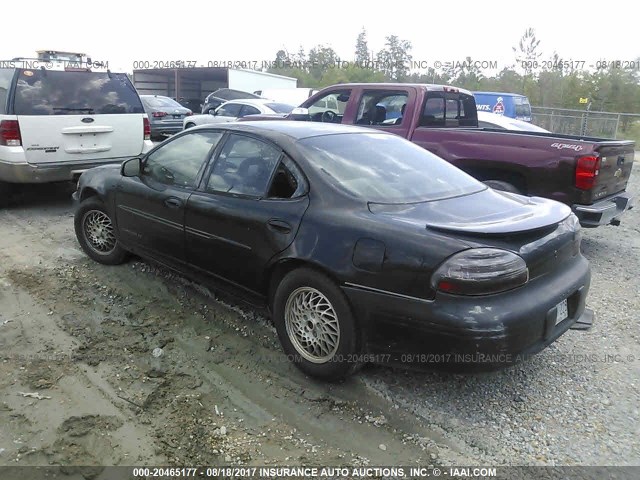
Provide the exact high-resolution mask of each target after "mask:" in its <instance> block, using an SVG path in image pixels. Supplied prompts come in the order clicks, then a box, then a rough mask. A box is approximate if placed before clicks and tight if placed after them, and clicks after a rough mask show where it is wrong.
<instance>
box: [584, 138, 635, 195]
mask: <svg viewBox="0 0 640 480" xmlns="http://www.w3.org/2000/svg"><path fill="white" fill-rule="evenodd" d="M595 151H596V152H597V153H598V154H599V156H600V171H599V172H598V176H597V180H596V183H595V186H594V187H593V197H592V199H593V201H597V200H600V199H601V198H605V197H608V196H609V195H613V194H615V193H619V192H622V191H624V190H625V189H626V188H627V182H628V181H629V176H630V175H631V168H632V166H633V156H634V144H633V142H624V143H622V142H611V143H607V142H604V143H602V144H601V145H599V146H596V149H595Z"/></svg>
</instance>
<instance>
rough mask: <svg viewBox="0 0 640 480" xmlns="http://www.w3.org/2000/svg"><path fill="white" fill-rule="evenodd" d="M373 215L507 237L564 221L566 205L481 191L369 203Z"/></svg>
mask: <svg viewBox="0 0 640 480" xmlns="http://www.w3.org/2000/svg"><path fill="white" fill-rule="evenodd" d="M369 210H370V211H371V212H372V213H374V214H376V215H386V216H390V217H392V218H393V219H395V220H397V221H400V222H403V223H412V224H415V225H417V226H420V227H421V228H424V227H426V228H429V229H433V230H439V231H445V232H456V233H461V234H470V235H509V234H520V233H525V232H533V231H536V230H543V229H545V228H549V227H553V226H555V225H557V224H558V223H559V222H561V221H562V220H564V219H566V218H567V217H568V216H569V214H570V213H571V210H570V208H569V207H567V206H566V205H563V204H561V203H558V202H555V201H552V200H547V199H544V198H539V197H524V196H522V195H516V194H513V193H508V192H499V191H497V190H493V189H490V188H488V189H485V190H482V191H480V192H478V193H474V194H471V195H464V196H460V197H454V198H449V199H445V200H437V201H431V202H420V203H412V204H382V203H370V204H369Z"/></svg>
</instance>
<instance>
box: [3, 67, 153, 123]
mask: <svg viewBox="0 0 640 480" xmlns="http://www.w3.org/2000/svg"><path fill="white" fill-rule="evenodd" d="M18 72H19V73H18V82H17V84H16V93H15V100H14V113H15V114H16V115H86V114H89V115H92V114H117V113H144V110H143V108H142V103H141V102H140V97H138V93H137V92H136V90H135V89H134V88H133V85H132V84H131V82H130V81H129V79H128V78H127V75H126V74H119V73H111V74H109V73H102V72H63V71H54V70H19V71H18Z"/></svg>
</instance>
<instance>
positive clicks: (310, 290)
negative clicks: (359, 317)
mask: <svg viewBox="0 0 640 480" xmlns="http://www.w3.org/2000/svg"><path fill="white" fill-rule="evenodd" d="M273 322H274V324H275V327H276V330H277V332H278V337H279V338H280V343H281V344H282V348H283V350H284V351H285V353H286V354H287V357H288V358H289V359H290V360H291V361H292V362H293V363H294V364H295V365H296V366H297V367H298V368H299V369H300V370H302V371H303V372H305V373H307V374H309V375H311V376H313V377H317V378H321V379H324V380H340V379H342V378H344V377H346V376H348V375H350V374H352V373H353V372H355V371H356V370H357V368H358V367H359V366H360V364H361V362H359V361H358V360H359V359H358V355H357V354H358V345H359V343H360V342H359V341H358V338H359V329H358V327H357V325H356V321H355V318H354V317H353V314H352V313H351V307H350V306H349V303H348V301H347V298H346V297H345V295H344V293H343V292H342V291H341V290H340V288H339V287H338V286H337V285H336V284H335V283H334V282H333V281H332V280H331V279H330V278H328V277H326V276H325V275H323V274H321V273H319V272H317V271H315V270H312V269H310V268H300V269H297V270H294V271H292V272H290V273H289V274H287V275H286V276H285V277H284V279H283V280H282V281H281V282H280V284H279V285H278V287H277V289H276V292H275V295H274V299H273Z"/></svg>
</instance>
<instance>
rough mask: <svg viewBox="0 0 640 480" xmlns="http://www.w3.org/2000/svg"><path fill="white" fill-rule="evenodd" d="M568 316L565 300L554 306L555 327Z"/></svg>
mask: <svg viewBox="0 0 640 480" xmlns="http://www.w3.org/2000/svg"><path fill="white" fill-rule="evenodd" d="M568 316H569V308H568V307H567V300H566V299H564V300H563V301H561V302H560V303H559V304H558V305H556V325H558V324H559V323H560V322H561V321H563V320H564V319H565V318H567V317H568Z"/></svg>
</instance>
